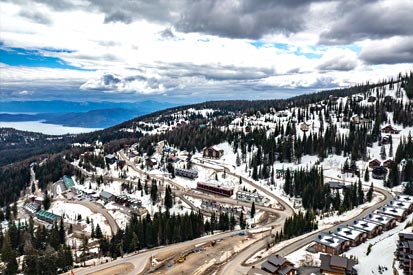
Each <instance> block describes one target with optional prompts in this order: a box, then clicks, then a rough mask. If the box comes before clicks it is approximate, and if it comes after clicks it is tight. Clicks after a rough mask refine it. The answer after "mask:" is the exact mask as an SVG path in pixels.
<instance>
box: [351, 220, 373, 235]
mask: <svg viewBox="0 0 413 275" xmlns="http://www.w3.org/2000/svg"><path fill="white" fill-rule="evenodd" d="M351 226H352V227H354V228H356V229H359V230H362V231H366V232H371V231H373V230H374V229H375V228H376V227H377V226H378V225H377V224H376V223H373V222H368V221H365V220H360V219H357V220H354V221H353V223H352V224H351Z"/></svg>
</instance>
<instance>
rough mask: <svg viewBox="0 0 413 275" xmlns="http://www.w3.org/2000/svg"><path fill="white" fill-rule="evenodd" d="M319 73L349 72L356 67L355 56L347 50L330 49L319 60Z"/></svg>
mask: <svg viewBox="0 0 413 275" xmlns="http://www.w3.org/2000/svg"><path fill="white" fill-rule="evenodd" d="M319 62H320V64H319V65H318V66H317V68H318V69H319V70H321V71H331V70H333V71H351V70H353V69H355V68H356V66H357V55H356V53H355V52H353V51H351V50H349V49H340V48H331V49H329V50H327V51H326V52H325V53H324V55H323V57H322V58H321V59H320V61H319Z"/></svg>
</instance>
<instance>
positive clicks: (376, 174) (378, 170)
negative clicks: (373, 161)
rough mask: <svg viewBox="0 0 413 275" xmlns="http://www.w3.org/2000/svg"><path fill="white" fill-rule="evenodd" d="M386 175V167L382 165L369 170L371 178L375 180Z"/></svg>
mask: <svg viewBox="0 0 413 275" xmlns="http://www.w3.org/2000/svg"><path fill="white" fill-rule="evenodd" d="M386 175H387V168H386V167H384V166H377V167H374V168H373V170H372V171H371V176H372V177H373V179H376V180H382V179H385V178H386Z"/></svg>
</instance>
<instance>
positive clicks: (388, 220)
mask: <svg viewBox="0 0 413 275" xmlns="http://www.w3.org/2000/svg"><path fill="white" fill-rule="evenodd" d="M364 220H365V221H367V222H374V223H376V224H379V225H381V226H382V227H383V230H384V231H387V230H390V229H392V228H393V227H395V226H396V219H395V218H394V217H392V216H389V215H385V214H381V213H376V212H374V213H371V214H369V215H367V216H366V217H365V218H364Z"/></svg>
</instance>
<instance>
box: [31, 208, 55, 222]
mask: <svg viewBox="0 0 413 275" xmlns="http://www.w3.org/2000/svg"><path fill="white" fill-rule="evenodd" d="M36 217H37V218H38V219H39V220H42V221H45V222H47V223H54V222H55V221H56V220H58V219H60V218H61V217H60V216H59V215H56V214H53V213H51V212H48V211H45V210H39V211H37V213H36Z"/></svg>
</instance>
